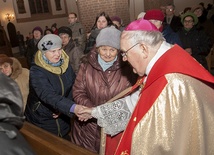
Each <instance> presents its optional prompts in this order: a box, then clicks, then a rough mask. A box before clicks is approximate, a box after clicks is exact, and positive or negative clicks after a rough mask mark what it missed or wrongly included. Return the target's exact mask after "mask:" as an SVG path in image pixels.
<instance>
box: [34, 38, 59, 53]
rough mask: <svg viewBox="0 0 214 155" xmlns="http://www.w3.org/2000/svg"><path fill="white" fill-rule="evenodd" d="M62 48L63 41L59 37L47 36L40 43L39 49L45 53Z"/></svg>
mask: <svg viewBox="0 0 214 155" xmlns="http://www.w3.org/2000/svg"><path fill="white" fill-rule="evenodd" d="M61 47H62V40H61V38H60V37H59V36H58V35H55V34H47V35H45V36H44V37H43V38H42V39H41V40H40V41H39V43H38V49H39V50H40V51H41V52H42V53H44V52H46V51H49V50H53V49H56V48H61Z"/></svg>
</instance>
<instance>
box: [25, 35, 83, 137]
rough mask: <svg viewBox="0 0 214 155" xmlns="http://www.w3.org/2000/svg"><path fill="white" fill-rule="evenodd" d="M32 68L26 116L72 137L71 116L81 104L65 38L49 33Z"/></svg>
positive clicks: (39, 46)
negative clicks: (75, 96)
mask: <svg viewBox="0 0 214 155" xmlns="http://www.w3.org/2000/svg"><path fill="white" fill-rule="evenodd" d="M38 49H39V50H38V52H37V53H36V55H35V60H34V63H33V64H32V67H31V68H30V92H29V95H28V100H27V105H26V108H25V116H26V120H27V121H28V122H30V123H32V124H34V125H36V126H38V127H40V128H42V129H44V130H46V131H48V132H50V133H53V134H55V135H57V136H59V137H62V138H65V139H70V136H69V133H70V126H71V125H70V119H71V118H72V117H73V113H76V112H77V111H78V110H79V109H80V108H81V106H80V105H76V106H75V103H74V102H73V100H72V99H73V98H72V86H73V83H74V80H75V73H74V72H73V70H72V67H71V66H70V65H69V57H68V55H67V54H66V53H65V52H64V50H63V49H62V40H61V39H60V37H59V36H57V35H55V34H47V35H45V36H44V37H43V38H42V39H41V40H40V41H39V43H38Z"/></svg>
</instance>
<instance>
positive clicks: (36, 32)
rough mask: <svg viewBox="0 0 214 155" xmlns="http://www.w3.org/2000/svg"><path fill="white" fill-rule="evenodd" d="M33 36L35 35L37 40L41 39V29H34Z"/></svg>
mask: <svg viewBox="0 0 214 155" xmlns="http://www.w3.org/2000/svg"><path fill="white" fill-rule="evenodd" d="M33 37H34V38H35V39H36V40H39V39H40V38H41V37H42V34H41V32H40V31H38V30H35V31H33Z"/></svg>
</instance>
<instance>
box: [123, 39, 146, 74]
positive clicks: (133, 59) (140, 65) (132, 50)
mask: <svg viewBox="0 0 214 155" xmlns="http://www.w3.org/2000/svg"><path fill="white" fill-rule="evenodd" d="M120 43H121V50H122V56H123V61H128V62H129V63H130V64H131V66H132V67H133V72H134V73H137V74H138V75H139V76H143V75H144V74H145V70H146V66H147V65H146V63H147V62H146V60H145V59H144V57H145V54H144V53H143V52H142V51H143V47H142V46H143V45H142V44H140V43H134V42H132V41H131V40H130V39H128V40H127V39H123V38H122V39H121V42H120Z"/></svg>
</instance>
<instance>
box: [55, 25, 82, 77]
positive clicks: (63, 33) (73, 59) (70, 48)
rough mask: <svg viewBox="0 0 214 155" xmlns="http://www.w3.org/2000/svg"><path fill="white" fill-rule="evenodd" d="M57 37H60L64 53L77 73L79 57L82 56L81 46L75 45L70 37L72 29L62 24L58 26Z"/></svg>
mask: <svg viewBox="0 0 214 155" xmlns="http://www.w3.org/2000/svg"><path fill="white" fill-rule="evenodd" d="M58 33H59V37H60V38H61V39H62V48H63V50H64V51H65V53H66V54H67V55H68V56H69V60H70V64H71V66H72V68H73V70H74V72H75V73H76V74H77V72H78V70H79V66H80V59H81V58H82V56H83V51H82V49H81V47H79V46H78V45H76V43H75V42H74V41H73V39H72V35H73V34H72V31H71V29H70V28H69V27H67V26H62V27H60V28H59V31H58Z"/></svg>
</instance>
